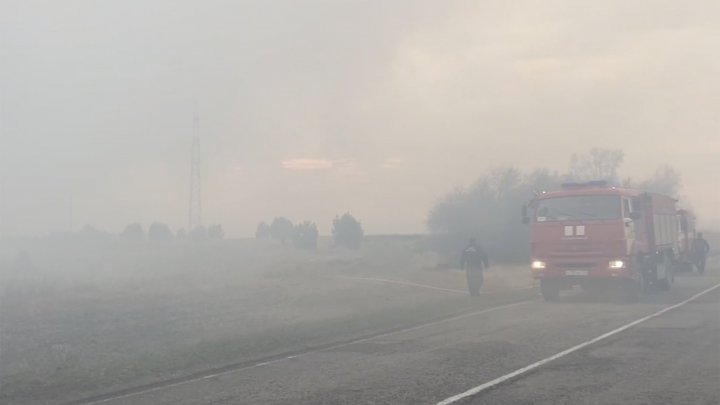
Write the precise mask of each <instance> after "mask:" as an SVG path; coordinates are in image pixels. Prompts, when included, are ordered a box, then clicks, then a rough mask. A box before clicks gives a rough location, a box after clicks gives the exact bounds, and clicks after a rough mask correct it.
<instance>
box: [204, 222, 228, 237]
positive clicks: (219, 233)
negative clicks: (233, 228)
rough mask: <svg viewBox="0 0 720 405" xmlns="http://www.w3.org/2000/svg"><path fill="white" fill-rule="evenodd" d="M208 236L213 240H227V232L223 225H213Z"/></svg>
mask: <svg viewBox="0 0 720 405" xmlns="http://www.w3.org/2000/svg"><path fill="white" fill-rule="evenodd" d="M207 236H208V238H209V239H212V240H222V239H225V231H223V228H222V225H211V226H210V227H209V228H208V230H207Z"/></svg>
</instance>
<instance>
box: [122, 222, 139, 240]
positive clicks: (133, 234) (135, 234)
mask: <svg viewBox="0 0 720 405" xmlns="http://www.w3.org/2000/svg"><path fill="white" fill-rule="evenodd" d="M122 236H123V237H124V238H125V239H127V240H129V241H133V242H142V241H144V240H145V230H144V229H143V227H142V225H140V224H130V225H128V226H126V227H125V230H124V231H123V232H122Z"/></svg>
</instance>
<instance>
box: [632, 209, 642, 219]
mask: <svg viewBox="0 0 720 405" xmlns="http://www.w3.org/2000/svg"><path fill="white" fill-rule="evenodd" d="M640 218H641V215H640V213H639V212H638V211H633V212H631V213H630V219H632V220H633V221H637V220H638V219H640Z"/></svg>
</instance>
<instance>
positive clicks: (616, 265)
mask: <svg viewBox="0 0 720 405" xmlns="http://www.w3.org/2000/svg"><path fill="white" fill-rule="evenodd" d="M608 267H610V268H611V269H616V270H617V269H624V268H625V262H624V261H622V260H611V261H610V263H609V264H608Z"/></svg>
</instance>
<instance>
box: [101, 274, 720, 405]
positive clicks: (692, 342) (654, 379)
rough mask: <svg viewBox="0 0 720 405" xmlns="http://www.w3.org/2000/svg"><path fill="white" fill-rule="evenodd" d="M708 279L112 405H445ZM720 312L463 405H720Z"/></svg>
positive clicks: (401, 335)
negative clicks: (635, 298)
mask: <svg viewBox="0 0 720 405" xmlns="http://www.w3.org/2000/svg"><path fill="white" fill-rule="evenodd" d="M713 270H717V269H713ZM708 273H709V274H707V275H705V276H704V277H699V276H696V275H685V276H681V277H678V278H677V280H676V284H675V286H674V287H673V289H672V290H671V291H670V292H668V293H656V294H651V295H647V296H644V297H643V300H642V301H641V302H640V303H637V304H620V303H614V302H613V301H611V300H607V299H603V298H595V297H589V296H587V295H585V294H582V293H579V294H572V293H571V294H570V295H566V296H564V297H563V298H562V299H561V300H560V301H559V302H557V303H544V302H542V301H540V300H536V301H530V302H525V303H521V304H516V305H511V306H502V307H499V308H496V309H493V310H489V311H478V312H476V313H475V314H473V315H468V316H465V317H460V318H455V319H451V320H446V321H442V322H435V323H432V324H428V325H426V326H423V327H418V328H413V329H411V330H408V331H404V332H398V333H392V334H388V335H384V336H379V337H376V338H372V339H368V340H364V341H360V342H357V343H353V344H348V345H342V346H339V347H335V348H329V349H326V350H320V351H314V352H309V353H306V354H302V355H299V356H296V357H292V358H285V359H281V360H278V361H275V362H271V363H268V364H264V365H258V366H254V367H250V368H247V369H242V370H236V371H233V372H229V373H226V374H222V375H217V376H209V377H207V378H203V379H199V380H197V381H191V382H185V383H182V384H179V385H175V386H169V387H163V388H159V389H156V390H153V391H150V392H145V393H138V394H133V395H130V396H127V397H123V398H117V399H111V400H106V401H103V402H102V403H104V404H112V405H131V404H132V405H150V404H153V405H155V404H173V405H177V404H436V403H438V402H440V401H443V400H446V399H448V398H451V397H453V396H455V395H457V394H459V393H463V392H465V391H467V390H469V389H471V388H473V387H477V386H479V385H481V384H483V383H486V382H488V381H493V380H495V379H497V378H498V377H502V376H504V375H507V374H508V373H512V372H513V371H516V370H518V369H522V368H523V367H526V366H528V365H531V364H534V363H537V362H538V361H541V360H543V359H547V358H548V357H550V356H553V355H555V354H557V353H560V352H563V351H565V350H567V349H569V348H572V347H574V346H577V345H579V344H582V343H584V342H588V341H590V340H592V339H594V338H597V337H598V336H601V335H603V334H605V333H607V332H609V331H612V330H614V329H617V328H620V327H622V326H624V325H627V324H629V323H631V322H634V321H637V320H638V319H641V318H643V317H646V316H648V315H652V314H655V313H657V312H658V311H662V310H663V309H665V308H668V307H670V306H672V305H675V304H678V303H681V302H683V301H685V300H687V299H688V298H690V297H692V296H694V295H696V294H698V293H700V292H702V291H705V290H707V289H708V288H711V287H713V286H715V285H717V284H719V283H720V277H718V275H719V273H720V272H718V271H710V272H708ZM468 299H470V298H468ZM719 304H720V288H718V289H715V290H713V291H711V292H709V293H707V294H704V295H702V296H700V297H698V298H697V299H694V300H692V301H690V302H688V303H687V304H684V305H682V306H679V307H677V308H675V309H672V310H670V311H667V312H664V313H662V314H660V315H658V316H657V317H654V318H652V319H648V320H647V321H644V322H642V323H639V324H637V325H634V326H632V327H629V328H627V330H623V331H621V332H619V333H617V334H614V335H612V336H609V337H608V338H606V339H603V340H601V341H598V342H596V343H593V344H592V345H589V346H587V347H584V348H582V349H580V350H577V351H573V352H572V353H569V354H567V355H566V356H563V357H561V358H558V359H556V360H553V361H550V362H548V363H546V364H543V365H541V366H539V367H537V368H536V369H533V370H531V371H529V372H528V373H526V374H522V375H518V376H517V377H515V378H513V379H510V380H508V381H505V382H503V383H502V384H499V385H497V386H494V387H491V388H489V389H487V390H484V391H482V392H480V393H478V394H476V395H473V396H470V397H467V398H464V399H460V400H458V401H457V402H455V403H458V404H720V305H719Z"/></svg>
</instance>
